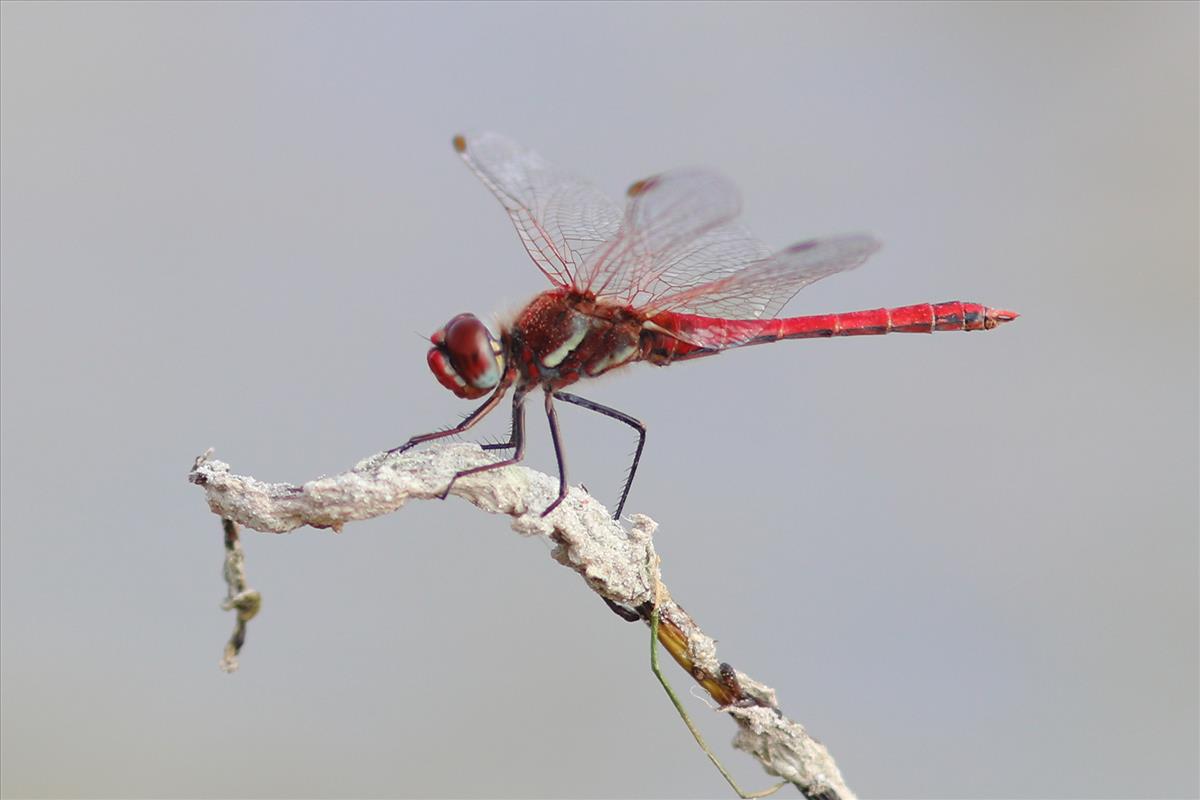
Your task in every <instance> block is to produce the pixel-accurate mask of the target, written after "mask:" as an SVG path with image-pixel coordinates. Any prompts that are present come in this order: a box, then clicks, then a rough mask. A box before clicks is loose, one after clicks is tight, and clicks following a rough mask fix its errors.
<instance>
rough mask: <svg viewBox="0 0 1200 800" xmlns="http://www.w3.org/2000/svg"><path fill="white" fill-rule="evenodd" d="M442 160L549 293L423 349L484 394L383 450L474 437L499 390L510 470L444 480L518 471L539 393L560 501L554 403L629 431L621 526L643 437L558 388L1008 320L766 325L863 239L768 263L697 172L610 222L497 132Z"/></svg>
mask: <svg viewBox="0 0 1200 800" xmlns="http://www.w3.org/2000/svg"><path fill="white" fill-rule="evenodd" d="M454 149H455V150H457V151H458V153H459V154H460V155H461V156H462V157H463V159H464V160H465V161H466V162H467V166H469V167H470V168H471V170H472V171H473V172H474V173H475V174H476V175H477V176H479V179H480V180H482V181H483V183H484V185H485V186H487V188H488V189H490V190H491V191H492V193H493V194H494V195H496V197H497V198H498V199H499V200H500V203H501V204H502V205H503V206H504V209H505V210H506V211H507V212H508V215H509V216H510V217H511V218H512V221H513V224H514V225H515V226H516V228H517V233H518V234H519V235H520V237H521V241H522V243H523V244H524V245H525V249H526V250H527V251H528V252H529V256H530V258H532V259H533V262H534V264H536V265H537V267H538V269H540V270H541V271H542V274H543V275H545V276H546V277H547V278H549V279H550V283H552V284H553V285H554V288H552V289H549V290H548V291H545V292H542V293H541V294H539V295H538V296H537V297H535V298H533V300H532V301H530V303H529V305H527V306H525V308H524V309H523V310H522V311H521V312H520V313H519V314H518V315H517V318H516V320H515V321H514V322H512V323H511V324H508V325H505V326H502V327H501V329H500V336H499V338H497V337H495V336H493V335H492V333H491V332H490V331H489V330H488V329H487V328H486V327H485V326H484V324H483V323H482V322H480V321H479V319H477V318H476V317H475V316H474V315H472V314H459V315H458V316H456V317H454V318H452V319H451V320H450V321H449V322H448V323H446V325H445V327H443V328H442V329H441V330H439V331H437V333H435V334H433V336H431V337H430V341H431V342H432V343H433V348H432V349H431V350H430V351H429V355H428V361H429V367H430V369H432V370H433V374H434V375H435V376H436V377H437V379H438V381H439V382H440V383H441V384H442V385H443V386H445V387H446V388H447V389H449V390H450V391H452V392H454V394H456V395H458V396H459V397H463V398H468V399H471V398H478V397H482V396H483V395H485V394H488V393H489V392H490V393H491V396H490V397H489V398H488V399H487V401H486V402H485V403H484V404H483V405H481V406H480V407H479V408H477V409H475V410H474V411H472V412H471V413H470V414H469V415H467V417H466V418H464V419H463V421H462V422H460V423H459V424H458V425H455V426H454V427H452V428H449V429H447V430H441V431H436V432H434V433H427V434H423V435H421V436H414V437H413V438H411V439H409V440H408V441H407V442H406V443H404V444H403V445H401V446H400V447H396V448H393V449H392V450H390V451H389V452H391V453H394V452H400V451H403V450H407V449H408V448H410V447H413V446H414V445H417V444H420V443H422V442H428V441H431V440H433V439H440V438H443V437H446V436H453V435H455V434H459V433H462V432H464V431H466V430H468V429H469V428H471V427H473V426H474V425H475V424H476V423H478V422H479V421H480V420H481V419H483V418H484V417H485V416H486V415H487V414H488V412H490V411H492V410H493V409H495V408H496V406H497V405H499V403H500V401H501V399H503V397H504V395H505V394H506V393H507V392H508V390H509V389H510V388H511V389H512V390H513V401H512V430H511V433H510V435H509V438H508V441H506V442H499V443H491V444H485V445H482V446H483V448H484V449H489V450H507V449H511V450H513V454H512V457H511V458H505V459H503V460H500V461H496V462H495V463H491V464H485V465H483V466H479V467H475V468H473V469H468V470H464V471H462V472H459V473H457V474H456V475H455V476H454V477H453V478H452V479H451V481H450V484H449V485H447V487H446V489H445V491H444V492H443V493H442V495H441V496H442V497H443V498H444V497H445V496H446V495H447V494H448V493H449V491H450V487H451V486H453V484H454V481H456V480H458V479H459V478H462V477H465V476H467V475H472V474H475V473H478V472H483V471H485V470H492V469H498V468H500V467H504V466H507V465H509V464H515V463H517V462H519V461H520V460H521V458H522V456H523V455H524V452H525V415H524V403H525V396H526V395H527V394H528V393H529V392H531V391H533V390H534V389H535V388H536V387H539V386H540V387H541V388H542V390H543V391H544V393H545V403H546V416H547V418H548V419H549V422H550V434H551V438H552V441H553V443H554V454H555V457H556V459H557V461H558V471H559V488H558V496H557V497H556V498H555V499H554V502H552V503H551V504H550V505H549V507H548V508H546V510H545V511H543V512H542V516H545V515H546V514H549V513H550V512H551V511H553V510H554V509H555V508H557V507H558V504H559V503H561V502H562V500H563V498H565V497H566V495H567V473H566V465H565V463H564V458H563V448H562V442H561V438H560V436H559V431H558V421H557V417H556V415H555V410H554V400H556V399H558V400H562V401H564V402H567V403H573V404H574V405H577V406H582V407H583V408H587V409H590V410H592V411H597V412H599V413H601V414H604V415H606V416H609V417H612V418H613V419H616V420H620V421H621V422H623V423H625V424H626V425H629V426H630V427H632V428H633V429H634V430H636V431H637V434H638V443H637V449H636V450H635V452H634V455H633V464H632V465H631V466H630V468H629V474H628V476H627V477H626V479H625V486H624V488H623V489H622V491H621V499H620V501H619V502H618V503H617V509H616V512H615V513H614V514H613V516H614V517H617V518H619V517H620V516H621V511H622V509H623V508H624V507H625V500H626V498H627V497H628V496H629V489H630V487H631V486H632V485H633V477H634V474H635V473H636V472H637V466H638V460H639V459H640V458H641V455H642V448H643V446H644V445H645V443H646V426H645V425H643V424H642V423H641V422H639V421H638V420H637V419H634V418H633V417H631V416H629V415H628V414H626V413H624V412H622V411H618V410H616V409H614V408H609V407H607V406H603V405H601V404H599V403H597V402H594V401H592V400H586V399H584V398H582V397H579V396H577V395H574V394H570V393H568V392H565V391H563V389H565V388H566V387H568V386H570V385H572V384H574V383H575V382H576V381H579V380H581V379H583V378H594V377H596V376H598V375H602V374H604V373H606V372H609V371H611V370H614V369H617V368H618V367H622V366H625V365H627V364H631V363H633V362H635V361H649V362H650V363H651V364H656V365H659V366H664V365H666V364H670V363H672V362H674V361H685V360H688V359H693V358H700V357H702V356H711V355H715V354H717V353H720V352H721V351H723V350H728V349H730V348H733V347H743V346H745V345H752V344H765V343H767V342H775V341H779V340H780V339H808V338H814V337H830V336H862V335H874V334H884V333H932V332H933V331H978V330H991V329H992V328H995V327H996V326H997V325H1000V324H1002V323H1005V322H1009V321H1011V320H1013V319H1016V317H1017V314H1016V313H1014V312H1012V311H1004V310H1000V309H993V308H987V307H986V306H982V305H979V304H978V303H965V302H960V301H954V302H948V303H932V304H931V303H921V304H919V305H912V306H904V307H902V308H880V309H875V310H873V311H854V312H850V313H844V314H821V315H816V316H806V317H785V318H782V319H780V318H778V317H776V316H775V315H776V314H778V313H779V312H780V310H781V309H782V308H783V307H784V305H785V304H786V303H787V302H788V300H790V299H791V298H792V296H793V295H795V294H796V292H798V291H799V290H800V289H803V288H804V287H805V286H807V285H809V284H810V283H812V282H813V281H816V280H819V279H821V278H824V277H827V276H829V275H833V274H835V273H838V272H843V271H845V270H850V269H854V268H855V267H857V266H858V265H859V264H862V263H863V261H865V260H866V259H867V257H868V256H869V255H871V254H872V253H873V252H875V251H876V250H877V249H878V248H879V244H878V243H877V242H876V241H875V240H874V239H872V238H871V237H869V236H864V235H861V234H856V235H847V236H833V237H829V238H823V239H812V240H809V241H805V242H800V243H799V244H794V245H792V246H791V247H787V248H784V249H783V250H780V251H779V252H777V253H772V252H771V251H770V250H769V249H768V248H767V247H766V246H765V245H763V244H762V243H760V242H759V241H758V240H757V239H755V238H754V237H753V236H751V235H750V234H749V233H748V232H747V231H746V229H745V228H743V227H742V226H741V225H739V224H738V223H737V222H736V221H735V220H736V218H737V216H738V213H739V211H740V205H741V203H740V200H739V196H738V192H737V189H736V188H735V187H734V186H733V185H732V184H731V183H730V182H729V181H727V180H726V179H725V178H723V177H721V176H720V175H717V174H714V173H712V172H708V171H705V170H699V169H683V170H676V171H672V172H665V173H662V174H660V175H655V176H653V177H650V178H646V179H645V180H640V181H638V182H636V183H634V184H633V185H632V186H630V187H629V190H628V192H627V195H628V199H627V201H626V204H625V208H624V210H623V211H622V210H621V209H619V208H617V207H616V206H615V205H613V204H612V202H611V201H610V200H609V199H608V198H607V197H606V196H605V195H604V194H603V193H602V192H600V191H599V190H598V189H596V188H595V187H594V186H592V185H591V184H590V183H588V182H586V181H584V180H581V179H579V178H576V177H574V176H573V175H570V174H569V173H566V172H562V171H560V170H559V169H557V168H555V167H553V166H552V165H550V164H549V163H547V162H546V161H545V160H544V159H542V158H541V157H540V156H538V155H537V154H535V153H533V152H532V151H530V150H527V149H525V148H523V147H521V146H520V145H518V144H516V143H515V142H512V141H510V140H509V139H507V138H505V137H503V136H500V135H497V134H494V133H483V134H480V135H478V136H469V137H468V136H456V137H454Z"/></svg>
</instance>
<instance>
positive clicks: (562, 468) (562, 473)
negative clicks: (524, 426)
mask: <svg viewBox="0 0 1200 800" xmlns="http://www.w3.org/2000/svg"><path fill="white" fill-rule="evenodd" d="M546 419H548V420H549V421H550V441H552V442H554V458H555V459H557V460H558V497H556V498H554V502H553V503H551V504H550V505H548V506H547V507H546V510H545V511H543V512H542V516H543V517H544V516H546V515H547V514H549V513H550V512H551V511H553V510H554V509H556V508H558V504H559V503H561V502H562V501H563V498H564V497H566V496H567V465H566V462H564V461H563V450H562V440H561V437H560V436H559V435H558V414H556V413H555V412H554V395H553V394H552V393H551V392H550V391H549V390H547V391H546Z"/></svg>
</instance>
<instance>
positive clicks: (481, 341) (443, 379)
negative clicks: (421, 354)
mask: <svg viewBox="0 0 1200 800" xmlns="http://www.w3.org/2000/svg"><path fill="white" fill-rule="evenodd" d="M429 341H430V342H432V343H433V347H432V348H430V350H429V354H428V355H427V356H426V360H427V361H428V362H429V369H430V370H432V372H433V374H434V377H436V378H437V379H438V383H440V384H442V386H445V387H446V388H447V389H449V390H450V391H452V392H454V394H456V395H458V396H459V397H463V398H466V399H468V400H470V399H473V398H476V397H482V396H483V395H485V394H487V393H488V392H490V391H491V390H492V389H494V388H496V385H497V384H498V383H500V376H501V374H502V373H503V372H504V354H503V351H502V348H501V347H500V343H499V342H497V341H496V339H495V337H493V336H492V334H491V332H490V331H489V330H488V329H487V326H485V325H484V324H483V323H482V322H480V321H479V319H478V318H477V317H476V316H475V315H474V314H459V315H458V316H456V317H454V318H453V319H452V320H450V321H449V322H447V323H446V325H445V327H443V328H442V329H441V330H439V331H437V332H436V333H434V334H433V335H432V336H430V337H429Z"/></svg>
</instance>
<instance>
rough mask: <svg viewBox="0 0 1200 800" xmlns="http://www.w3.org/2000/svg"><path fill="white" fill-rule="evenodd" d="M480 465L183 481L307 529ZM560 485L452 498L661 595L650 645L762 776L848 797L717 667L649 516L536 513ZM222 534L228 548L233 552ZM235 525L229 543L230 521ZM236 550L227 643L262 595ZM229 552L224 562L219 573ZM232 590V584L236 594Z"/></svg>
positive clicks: (449, 453)
mask: <svg viewBox="0 0 1200 800" xmlns="http://www.w3.org/2000/svg"><path fill="white" fill-rule="evenodd" d="M488 461H489V457H488V455H487V454H486V453H485V452H483V451H482V450H480V449H479V447H478V446H476V445H472V444H447V445H438V446H433V447H429V448H427V449H424V450H421V451H419V452H407V453H403V454H397V455H393V456H388V455H386V454H382V453H381V454H377V455H375V456H372V457H370V458H368V459H366V460H364V461H362V462H360V463H359V464H357V465H355V467H354V468H353V469H351V470H350V471H348V472H344V473H341V474H340V475H334V476H330V477H324V478H317V479H315V480H311V481H308V482H307V483H305V484H303V485H301V486H294V485H291V484H284V483H264V482H262V481H259V480H256V479H254V478H250V477H243V476H239V475H234V474H232V473H231V472H230V471H229V466H228V465H227V464H224V463H222V462H220V461H215V460H212V458H211V451H210V452H208V453H205V454H204V455H202V456H200V457H199V458H197V459H196V462H195V464H194V465H193V467H192V471H191V473H189V475H188V479H189V480H190V481H191V482H192V483H195V484H198V485H200V486H202V487H203V488H204V490H205V493H206V495H207V498H208V504H209V508H211V509H212V511H213V513H215V514H217V515H219V516H220V517H221V518H222V520H224V521H226V522H227V524H228V525H229V526H232V525H233V523H234V522H237V523H241V524H242V525H245V526H246V527H249V528H253V529H255V530H258V531H263V532H266V533H285V532H287V531H291V530H295V529H296V528H299V527H301V526H303V525H309V526H311V527H314V528H331V529H333V530H335V531H338V530H341V528H342V526H343V525H345V524H346V523H348V522H353V521H355V520H363V519H370V518H372V517H377V516H381V515H383V514H388V513H391V512H393V511H395V510H397V509H399V508H400V507H401V506H403V505H404V504H405V503H406V502H408V501H409V500H414V499H429V498H434V497H438V496H440V494H441V492H442V490H443V489H444V488H445V486H446V483H447V482H448V481H449V479H450V476H452V475H453V474H455V473H456V472H459V471H461V470H464V469H468V468H470V467H473V466H477V465H480V464H485V463H488ZM557 489H558V482H557V479H555V478H551V477H550V476H548V475H543V474H541V473H539V472H536V471H534V470H532V469H529V468H527V467H522V466H514V467H508V468H505V469H500V470H495V471H490V472H484V473H480V474H477V475H473V476H470V477H467V478H463V479H460V480H458V481H456V482H455V484H454V487H453V489H452V490H451V493H452V494H455V495H458V496H459V497H462V498H463V499H465V500H468V501H469V502H471V503H473V504H474V505H476V506H478V507H479V508H481V509H483V510H484V511H488V512H490V513H494V514H508V515H509V516H511V517H512V518H513V522H512V527H513V529H514V530H515V531H517V532H518V533H520V534H522V535H525V536H531V535H540V536H545V537H547V538H548V539H549V540H550V541H552V542H553V543H554V545H555V547H554V549H553V550H552V552H551V555H552V556H553V558H554V559H555V560H556V561H558V562H559V563H560V564H563V565H564V566H567V567H570V568H571V569H573V570H575V571H576V572H577V573H579V574H580V575H581V576H582V577H583V579H584V580H585V581H586V582H587V585H588V586H589V587H590V588H591V589H592V590H593V591H594V592H596V593H597V594H599V595H600V596H601V597H602V598H605V599H606V600H609V601H611V602H614V603H619V604H621V605H624V606H629V607H631V608H635V609H638V611H639V613H640V614H641V616H642V617H643V619H644V620H645V621H646V622H647V624H649V622H650V617H651V610H652V609H653V608H654V607H655V603H654V601H655V598H656V590H657V598H658V605H657V608H658V625H657V630H658V640H659V642H660V643H661V644H662V646H663V647H664V648H666V650H667V652H669V653H670V654H671V656H672V658H674V659H675V661H676V662H678V663H679V665H680V666H681V667H683V668H684V670H686V671H687V672H688V673H689V674H690V675H691V676H692V678H694V679H695V680H696V681H697V682H698V683H699V684H700V686H702V687H703V688H704V690H705V691H706V692H707V693H708V694H709V695H710V696H711V697H712V698H713V699H714V700H715V701H716V702H717V704H718V705H719V706H720V707H721V708H720V710H721V711H724V712H726V713H728V714H729V715H730V716H731V717H733V719H734V720H735V721H736V723H737V725H738V729H739V730H738V733H737V736H736V737H735V738H734V741H733V744H734V747H736V748H738V749H740V750H743V751H745V752H747V753H750V754H751V755H752V756H754V757H755V758H756V759H758V761H759V762H760V763H761V764H762V766H763V768H764V769H766V771H767V772H768V773H770V774H772V775H777V776H779V777H781V778H783V779H784V780H787V781H790V782H791V783H793V784H795V786H796V787H797V788H798V789H800V791H801V792H802V793H803V794H804V796H805V797H808V798H814V799H816V798H820V800H835V799H836V800H844V799H848V798H852V797H853V794H852V793H851V792H850V790H849V789H848V788H847V787H846V785H845V783H844V782H843V780H842V776H841V773H840V772H839V771H838V768H837V765H836V764H835V763H834V761H833V758H832V756H830V755H829V752H828V751H827V750H826V749H825V746H824V745H822V744H821V743H820V742H818V741H817V740H816V739H813V738H812V737H811V736H809V734H808V732H807V731H805V729H804V727H803V726H801V725H800V724H799V723H797V722H793V721H792V720H790V719H788V718H787V717H785V716H784V715H783V712H782V711H781V710H780V709H779V706H778V703H777V701H776V699H775V692H774V691H773V690H772V689H770V688H769V687H767V686H764V685H762V684H760V683H757V682H755V681H754V680H752V679H751V678H750V677H748V676H747V675H745V674H744V673H741V672H738V671H737V670H735V669H733V668H732V667H731V666H729V664H726V663H722V662H719V661H718V660H717V654H716V645H715V643H714V642H713V640H712V639H711V638H710V637H709V636H707V635H706V634H705V633H704V632H703V631H701V630H700V627H699V626H698V625H697V624H696V622H695V621H694V620H693V619H692V618H691V617H690V616H689V615H688V614H687V612H685V611H684V610H683V609H682V608H681V607H680V606H679V605H677V604H676V603H675V602H674V600H672V599H671V595H670V593H669V592H668V591H667V589H666V586H665V585H664V584H663V583H662V582H661V574H660V573H659V571H658V567H657V564H658V558H657V556H656V555H655V553H654V548H653V545H652V543H651V534H653V532H654V529H655V528H656V527H657V525H656V523H655V522H654V521H653V520H651V519H650V518H649V517H646V516H643V515H641V514H633V515H630V517H629V519H630V521H631V523H632V527H631V528H625V527H623V526H622V525H620V524H619V523H617V522H614V521H613V520H612V519H611V518H610V517H609V515H608V512H607V510H605V508H604V507H603V506H602V505H601V504H600V503H598V502H597V501H596V500H594V499H593V498H592V497H590V496H589V495H587V494H586V493H584V492H583V491H581V490H579V489H577V488H572V489H571V491H570V494H569V495H568V496H567V499H566V500H565V501H564V502H563V503H562V505H561V506H559V507H558V508H557V509H556V510H555V511H554V512H553V513H552V514H550V515H549V516H547V517H545V518H542V517H540V516H539V513H540V512H541V510H542V509H543V508H545V507H546V505H547V504H548V503H549V501H550V500H551V499H553V498H554V497H555V496H556V494H557ZM229 529H230V528H229V527H227V528H226V541H227V545H226V547H227V550H233V549H234V548H233V547H231V546H230V544H229ZM233 531H234V534H233V545H234V546H235V547H236V544H237V539H236V527H234V528H233ZM236 554H237V555H236V559H235V560H236V565H235V566H236V569H235V579H236V580H234V581H231V582H230V595H229V599H228V600H227V601H226V603H227V607H229V608H237V609H238V611H239V627H238V631H236V632H235V635H234V639H232V640H231V644H230V646H234V643H235V642H236V643H237V644H240V637H244V624H245V621H246V620H248V619H249V617H251V616H253V613H249V612H250V609H249V608H246V609H243V608H242V606H244V605H246V603H247V599H246V593H247V592H250V593H252V594H253V603H251V604H250V605H252V607H253V610H255V611H256V610H257V607H258V604H259V603H260V598H259V597H258V593H257V592H253V590H248V589H247V588H246V586H245V576H244V572H242V571H241V558H240V555H241V551H240V547H236ZM232 558H235V557H234V556H229V557H227V566H226V574H227V576H228V575H229V574H230V566H229V563H230V562H229V559H232ZM647 564H652V565H655V566H654V567H653V573H648V571H647V567H646V565H647ZM238 576H240V577H238ZM239 580H240V583H237V581H239ZM235 586H240V588H238V589H237V591H235ZM238 595H241V596H242V605H238V602H237V599H238ZM247 613H248V616H246V620H243V619H242V617H243V616H245V615H246V614H247ZM228 652H229V651H228V649H227V654H228ZM233 653H234V655H236V647H235V649H234V651H233ZM234 664H235V665H236V661H235V662H234Z"/></svg>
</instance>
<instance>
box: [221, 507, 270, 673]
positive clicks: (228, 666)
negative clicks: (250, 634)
mask: <svg viewBox="0 0 1200 800" xmlns="http://www.w3.org/2000/svg"><path fill="white" fill-rule="evenodd" d="M221 528H222V529H223V530H224V531H225V586H226V595H225V601H224V602H222V603H221V608H223V609H225V610H226V611H236V612H237V622H236V623H235V625H234V628H233V635H232V636H230V637H229V642H228V643H226V645H225V652H224V653H222V655H221V669H223V670H225V671H226V672H237V668H238V653H240V652H241V651H242V645H244V644H245V643H246V624H247V623H248V622H250V620H252V619H254V617H255V615H257V614H258V610H259V609H260V608H262V595H260V594H259V593H258V592H256V591H254V590H253V589H251V588H250V585H249V584H248V583H246V556H245V554H244V553H243V552H242V543H241V541H240V540H239V539H238V526H237V523H236V522H234V521H233V520H231V519H228V518H222V519H221Z"/></svg>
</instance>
